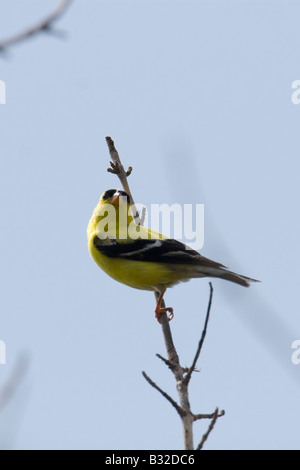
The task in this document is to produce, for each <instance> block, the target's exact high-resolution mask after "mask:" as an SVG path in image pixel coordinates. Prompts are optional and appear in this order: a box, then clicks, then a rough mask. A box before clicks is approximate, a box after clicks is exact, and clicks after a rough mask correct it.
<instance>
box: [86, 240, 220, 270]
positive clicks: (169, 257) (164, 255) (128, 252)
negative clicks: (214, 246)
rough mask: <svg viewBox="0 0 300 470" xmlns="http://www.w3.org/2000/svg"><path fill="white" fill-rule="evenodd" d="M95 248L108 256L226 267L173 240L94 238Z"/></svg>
mask: <svg viewBox="0 0 300 470" xmlns="http://www.w3.org/2000/svg"><path fill="white" fill-rule="evenodd" d="M94 245H95V248H96V249H97V250H98V251H99V252H100V253H102V254H103V255H105V256H107V257H108V258H123V259H128V260H134V261H149V262H154V263H172V264H197V265H201V264H203V265H205V266H211V267H215V268H217V267H218V268H221V267H222V268H224V267H225V266H223V265H222V264H219V263H216V262H215V261H211V260H209V259H207V258H204V257H203V256H201V255H200V253H198V251H195V250H192V248H189V247H188V246H187V245H184V244H183V243H181V242H179V241H177V240H173V239H171V238H169V239H166V240H143V239H140V238H138V239H137V240H134V241H132V242H130V243H127V242H126V243H121V242H117V241H115V240H110V241H109V242H107V241H106V240H101V239H99V238H98V237H95V238H94Z"/></svg>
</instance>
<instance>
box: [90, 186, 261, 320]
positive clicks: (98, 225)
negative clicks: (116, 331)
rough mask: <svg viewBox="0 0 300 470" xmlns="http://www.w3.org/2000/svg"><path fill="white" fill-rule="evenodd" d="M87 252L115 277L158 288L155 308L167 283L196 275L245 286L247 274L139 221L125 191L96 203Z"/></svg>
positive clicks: (107, 194) (112, 192)
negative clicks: (132, 210) (231, 269)
mask: <svg viewBox="0 0 300 470" xmlns="http://www.w3.org/2000/svg"><path fill="white" fill-rule="evenodd" d="M87 235H88V248H89V252H90V255H91V257H92V258H93V260H94V261H95V262H96V263H97V264H98V266H99V267H100V268H101V269H103V271H105V272H106V273H107V274H108V275H109V276H111V277H112V278H113V279H115V280H116V281H119V282H122V283H123V284H126V285H127V286H130V287H134V288H136V289H143V290H149V291H154V292H157V293H159V298H158V302H157V306H156V309H155V313H156V318H157V319H158V320H159V317H160V315H161V313H163V312H170V317H169V318H171V317H173V310H172V308H170V307H168V308H161V303H162V299H163V296H164V293H165V291H166V289H167V288H168V287H172V286H174V285H175V284H178V283H179V282H184V281H189V280H190V279H191V278H198V277H207V276H208V277H218V278H221V279H226V280H228V281H232V282H235V283H236V284H239V285H241V286H245V287H249V286H250V282H251V281H254V282H255V281H256V279H251V278H250V277H246V276H242V275H240V274H236V273H234V272H232V271H229V270H228V269H227V268H226V267H225V266H223V265H222V264H220V263H216V262H215V261H212V260H210V259H208V258H204V257H203V256H201V255H200V253H198V252H197V251H195V250H193V249H191V248H189V247H188V246H187V245H184V244H183V243H181V242H179V241H177V240H174V239H171V238H168V237H166V236H165V235H162V234H161V233H159V232H156V231H154V230H152V229H150V228H146V227H143V226H141V225H137V224H135V222H134V219H133V217H132V215H131V212H130V198H129V196H128V194H127V193H126V192H124V191H121V190H117V189H109V190H108V191H105V192H104V193H103V194H102V196H101V198H100V200H99V203H98V205H97V206H96V208H95V210H94V212H93V215H92V218H91V220H90V222H89V225H88V229H87Z"/></svg>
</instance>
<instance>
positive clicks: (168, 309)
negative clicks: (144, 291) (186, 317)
mask: <svg viewBox="0 0 300 470" xmlns="http://www.w3.org/2000/svg"><path fill="white" fill-rule="evenodd" d="M167 312H169V313H170V314H169V315H168V320H169V321H171V320H173V317H174V312H173V309H172V307H166V308H161V307H160V306H159V305H158V306H157V307H156V309H155V318H156V319H157V321H158V322H159V323H161V321H160V317H161V315H162V314H163V313H167Z"/></svg>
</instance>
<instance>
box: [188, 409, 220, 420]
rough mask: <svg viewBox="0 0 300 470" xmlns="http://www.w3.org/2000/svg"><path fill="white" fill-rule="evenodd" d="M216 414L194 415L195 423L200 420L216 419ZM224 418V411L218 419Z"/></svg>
mask: <svg viewBox="0 0 300 470" xmlns="http://www.w3.org/2000/svg"><path fill="white" fill-rule="evenodd" d="M215 414H216V412H215V411H214V413H211V414H197V415H193V418H194V421H198V420H199V419H214V417H215ZM222 416H225V411H224V410H222V411H220V413H219V414H218V418H222Z"/></svg>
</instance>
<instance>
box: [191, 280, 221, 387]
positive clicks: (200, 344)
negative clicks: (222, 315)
mask: <svg viewBox="0 0 300 470" xmlns="http://www.w3.org/2000/svg"><path fill="white" fill-rule="evenodd" d="M209 287H210V296H209V302H208V307H207V312H206V319H205V324H204V329H203V331H202V336H201V339H200V341H199V344H198V348H197V351H196V354H195V357H194V360H193V363H192V365H191V367H190V368H189V371H188V373H187V374H186V376H185V378H184V381H185V383H186V384H188V383H189V381H190V380H191V376H192V373H193V372H194V370H195V367H196V364H197V361H198V359H199V356H200V354H201V351H202V347H203V343H204V340H205V337H206V333H207V326H208V321H209V316H210V310H211V303H212V297H213V291H214V289H213V285H212V283H211V282H210V283H209Z"/></svg>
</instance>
